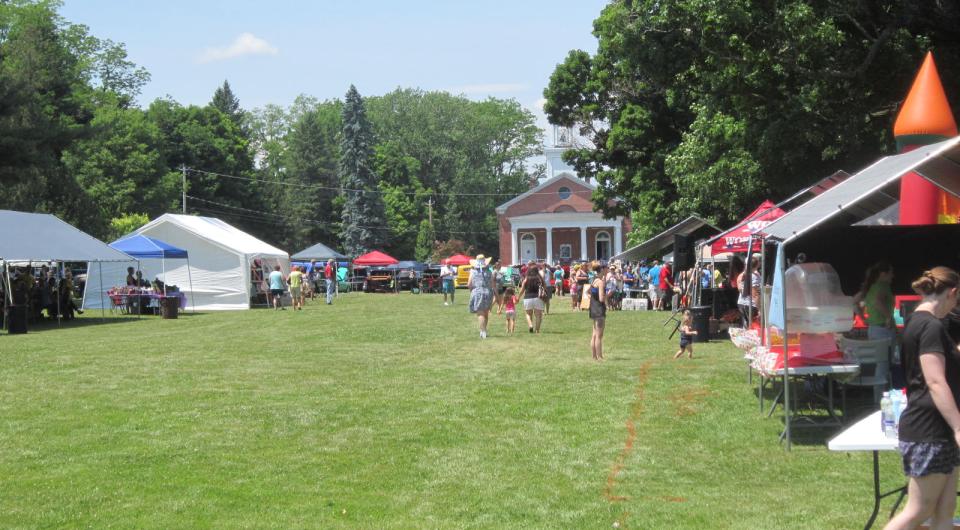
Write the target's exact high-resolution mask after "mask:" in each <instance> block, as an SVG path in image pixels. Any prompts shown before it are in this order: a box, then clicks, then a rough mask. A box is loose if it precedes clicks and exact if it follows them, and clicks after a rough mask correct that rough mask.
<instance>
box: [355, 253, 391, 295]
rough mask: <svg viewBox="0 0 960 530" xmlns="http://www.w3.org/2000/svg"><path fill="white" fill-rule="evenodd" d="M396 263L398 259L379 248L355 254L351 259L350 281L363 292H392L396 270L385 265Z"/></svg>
mask: <svg viewBox="0 0 960 530" xmlns="http://www.w3.org/2000/svg"><path fill="white" fill-rule="evenodd" d="M397 263H399V261H398V260H397V259H396V258H394V257H393V256H391V255H389V254H385V253H383V252H380V251H379V250H374V251H372V252H368V253H366V254H363V255H360V256H357V258H356V259H355V260H353V272H354V280H353V281H352V283H354V284H356V285H357V286H358V288H359V289H361V290H362V291H364V292H382V293H384V292H393V291H394V289H395V285H396V283H395V280H396V270H391V269H387V268H386V267H389V266H390V265H396V264H397Z"/></svg>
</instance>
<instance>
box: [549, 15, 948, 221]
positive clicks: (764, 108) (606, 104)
mask: <svg viewBox="0 0 960 530" xmlns="http://www.w3.org/2000/svg"><path fill="white" fill-rule="evenodd" d="M958 22H960V10H958V9H957V8H956V6H955V5H954V4H950V3H942V2H907V1H904V0H881V1H879V2H859V1H855V0H828V1H825V2H809V1H806V0H789V1H783V2H775V3H773V4H771V3H769V2H760V1H756V0H742V1H732V2H703V1H701V0H615V1H613V2H611V3H610V4H609V5H608V6H607V7H606V8H604V10H603V12H602V13H601V14H600V17H599V18H598V19H597V20H596V21H595V22H594V35H595V36H596V37H597V39H598V50H597V52H596V54H595V55H592V56H591V55H590V54H588V53H586V52H583V51H579V50H574V51H571V52H570V53H569V55H568V56H567V57H566V59H565V60H564V62H563V63H562V64H560V65H558V66H557V68H556V69H555V71H554V72H553V75H552V76H551V78H550V83H549V86H548V87H547V89H546V90H545V92H544V95H545V97H546V100H547V102H546V104H545V106H544V110H545V112H546V114H547V116H548V118H549V120H550V121H551V123H554V124H558V125H563V126H577V127H578V128H579V131H580V133H581V134H582V135H583V136H584V137H586V139H587V140H589V142H590V143H592V145H587V146H585V147H582V148H579V149H576V150H573V151H572V152H570V153H568V156H567V157H566V159H567V160H568V161H569V162H570V163H572V165H573V166H574V167H575V168H576V170H577V171H578V173H579V174H580V175H582V176H584V177H590V178H594V179H596V180H597V182H598V184H599V185H600V186H599V192H598V193H597V194H596V195H595V203H596V205H597V207H598V208H601V209H603V210H605V212H606V213H608V214H611V215H612V214H623V213H627V212H631V211H632V212H633V213H634V218H635V221H636V223H635V226H637V227H638V229H639V230H640V232H641V234H643V235H649V234H651V233H654V232H657V231H659V230H660V229H662V228H663V227H665V226H667V225H670V224H673V223H674V222H676V221H678V220H679V219H680V218H682V217H684V216H686V215H688V214H690V213H694V212H696V213H699V214H701V215H706V216H708V217H710V218H712V219H713V220H714V221H717V222H719V223H721V224H726V223H729V222H732V221H734V220H735V219H736V218H738V217H739V216H740V215H742V214H743V212H744V211H746V210H748V209H750V208H752V207H754V206H755V205H756V203H757V202H759V201H760V200H761V199H762V198H764V197H765V196H767V195H770V196H772V198H774V199H777V198H783V197H785V196H787V195H789V194H791V193H793V192H795V191H796V190H798V189H801V188H802V187H803V186H805V185H807V184H809V183H811V182H813V181H815V180H817V179H819V178H821V177H823V176H825V175H827V174H829V173H832V172H833V171H835V170H837V169H847V170H856V169H859V168H860V167H863V166H864V165H865V164H866V163H868V162H870V161H871V160H873V159H875V158H877V157H878V156H881V155H884V154H889V153H890V152H892V150H893V142H892V138H891V129H892V123H893V120H894V118H895V116H896V110H897V106H898V104H899V103H900V101H901V100H902V99H903V98H904V96H905V94H906V93H907V91H908V89H909V86H910V83H911V80H912V78H913V75H914V74H915V72H916V69H917V68H918V67H919V65H920V62H921V60H922V58H923V52H924V51H925V50H926V49H934V50H935V54H936V56H937V59H938V62H939V63H940V64H941V65H942V67H941V75H942V78H943V81H944V85H945V87H946V89H947V93H948V94H949V95H950V97H951V98H952V99H953V102H954V108H958V107H957V105H956V102H957V101H960V69H957V68H951V67H949V66H948V65H953V64H958V61H957V59H958V58H960V40H958V39H957V38H956V27H957V25H958ZM614 198H616V199H618V201H616V202H613V201H611V199H614Z"/></svg>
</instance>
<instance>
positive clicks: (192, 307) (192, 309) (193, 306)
mask: <svg viewBox="0 0 960 530" xmlns="http://www.w3.org/2000/svg"><path fill="white" fill-rule="evenodd" d="M187 281H188V282H189V283H190V312H192V313H196V312H197V303H196V302H195V301H194V300H193V276H191V275H190V255H189V254H188V255H187Z"/></svg>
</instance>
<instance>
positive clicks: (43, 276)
mask: <svg viewBox="0 0 960 530" xmlns="http://www.w3.org/2000/svg"><path fill="white" fill-rule="evenodd" d="M9 287H10V293H9V295H8V293H7V292H6V289H7V287H6V283H5V282H4V281H0V297H2V298H0V299H2V300H6V301H7V302H8V303H9V304H10V305H13V306H26V307H27V321H28V322H30V323H37V322H40V321H42V320H56V319H57V318H63V319H66V320H72V319H73V318H74V315H75V314H83V310H81V309H80V308H79V307H77V304H76V302H74V298H73V296H74V284H73V273H72V272H71V271H70V269H64V270H63V272H62V273H61V272H60V271H58V269H57V268H56V267H50V266H48V265H46V264H45V265H42V266H41V267H40V269H39V271H38V270H36V269H34V268H33V267H13V268H11V269H10V286H9Z"/></svg>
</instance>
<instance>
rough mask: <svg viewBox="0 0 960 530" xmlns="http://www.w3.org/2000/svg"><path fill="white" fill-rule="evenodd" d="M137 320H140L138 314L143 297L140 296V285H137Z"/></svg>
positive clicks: (138, 261)
mask: <svg viewBox="0 0 960 530" xmlns="http://www.w3.org/2000/svg"><path fill="white" fill-rule="evenodd" d="M137 272H140V260H137ZM135 296H136V297H137V320H140V315H141V314H142V313H143V297H142V296H140V286H139V285H137V294H136V295H135Z"/></svg>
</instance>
